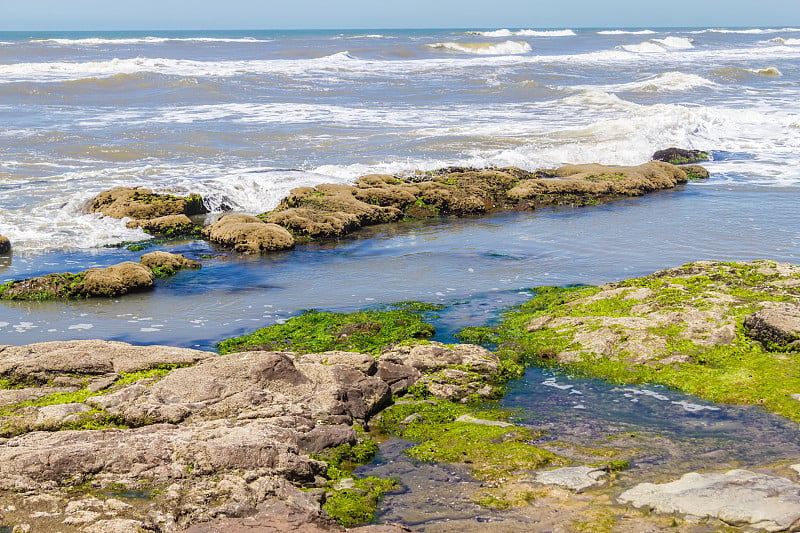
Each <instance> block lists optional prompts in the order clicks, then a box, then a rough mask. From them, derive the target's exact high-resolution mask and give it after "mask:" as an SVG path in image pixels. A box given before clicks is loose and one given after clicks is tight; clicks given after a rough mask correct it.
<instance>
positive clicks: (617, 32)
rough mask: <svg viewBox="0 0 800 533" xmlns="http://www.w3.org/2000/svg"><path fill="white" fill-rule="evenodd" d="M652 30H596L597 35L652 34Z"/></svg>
mask: <svg viewBox="0 0 800 533" xmlns="http://www.w3.org/2000/svg"><path fill="white" fill-rule="evenodd" d="M654 33H656V32H654V31H653V30H603V31H598V32H597V34H598V35H653V34H654Z"/></svg>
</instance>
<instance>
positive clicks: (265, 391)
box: [87, 352, 390, 431]
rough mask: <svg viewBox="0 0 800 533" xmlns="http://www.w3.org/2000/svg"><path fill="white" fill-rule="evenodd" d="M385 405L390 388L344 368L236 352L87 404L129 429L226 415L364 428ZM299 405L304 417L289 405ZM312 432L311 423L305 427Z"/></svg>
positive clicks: (292, 423)
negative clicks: (355, 424) (362, 424)
mask: <svg viewBox="0 0 800 533" xmlns="http://www.w3.org/2000/svg"><path fill="white" fill-rule="evenodd" d="M389 400H390V392H389V387H388V386H387V385H386V383H384V382H383V381H382V380H380V379H379V378H376V377H372V376H367V375H365V374H364V373H362V372H360V371H358V370H356V369H354V368H352V367H348V366H346V365H339V364H333V365H331V364H327V365H325V364H320V363H317V362H310V361H306V360H304V358H303V356H298V357H297V359H296V360H293V358H292V356H291V354H285V353H280V352H238V353H234V354H229V355H225V356H220V357H216V358H213V359H208V360H206V361H204V362H202V363H200V364H198V365H195V366H193V367H189V368H180V369H176V370H173V371H172V372H170V374H169V375H167V376H166V377H165V378H163V379H162V380H161V381H159V382H158V383H155V384H151V385H147V386H144V385H132V386H130V387H127V388H125V389H122V390H121V391H119V392H117V393H114V394H110V395H106V396H100V397H97V398H89V399H88V400H87V402H88V403H89V404H90V405H94V406H97V407H100V408H102V409H104V410H106V411H108V412H109V413H111V414H113V415H116V416H119V417H121V418H123V419H124V420H126V421H127V422H128V423H130V424H133V425H138V424H141V423H144V422H150V423H152V422H170V423H178V422H181V421H183V420H186V419H189V418H190V417H192V418H193V419H208V418H219V417H229V416H245V415H243V413H247V414H246V416H248V417H285V420H286V423H287V424H289V425H290V426H294V427H302V424H308V422H307V421H306V422H301V421H300V418H310V419H311V420H316V421H319V422H320V423H325V424H342V423H345V424H352V423H353V421H354V420H358V421H361V422H363V421H364V420H366V419H367V418H369V417H370V416H371V415H372V414H374V413H375V412H377V410H378V409H380V408H381V407H382V406H384V405H386V404H387V402H388V401H389ZM298 404H302V405H303V411H302V412H300V411H297V410H296V409H293V408H292V407H291V406H292V405H298ZM306 429H307V430H309V431H310V430H311V429H313V424H312V425H311V426H310V427H307V428H306Z"/></svg>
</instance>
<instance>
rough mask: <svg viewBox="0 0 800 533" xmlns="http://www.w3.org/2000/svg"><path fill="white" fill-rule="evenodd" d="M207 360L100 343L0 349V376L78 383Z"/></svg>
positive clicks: (192, 353) (188, 353) (195, 354)
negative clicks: (66, 378)
mask: <svg viewBox="0 0 800 533" xmlns="http://www.w3.org/2000/svg"><path fill="white" fill-rule="evenodd" d="M209 357H215V354H213V353H210V352H201V351H199V350H190V349H187V348H174V347H171V346H133V345H131V344H127V343H124V342H116V341H102V340H85V341H53V342H40V343H36V344H28V345H26V346H7V345H6V346H2V345H0V376H3V377H4V378H6V379H10V380H12V381H14V382H30V381H33V382H37V383H48V382H51V381H52V380H55V379H57V378H59V377H62V376H65V375H78V376H79V378H78V380H79V381H80V380H82V379H83V378H84V377H85V376H101V375H107V374H110V373H112V372H113V373H122V372H137V371H139V370H150V369H152V368H157V367H159V366H161V365H165V364H173V365H174V364H178V365H186V364H194V363H196V362H198V361H201V360H203V359H207V358H209ZM23 390H27V389H23Z"/></svg>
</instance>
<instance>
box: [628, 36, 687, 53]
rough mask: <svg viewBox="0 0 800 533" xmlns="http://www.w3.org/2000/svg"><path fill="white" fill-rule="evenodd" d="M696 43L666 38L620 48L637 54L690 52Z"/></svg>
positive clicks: (681, 38) (683, 38) (676, 38)
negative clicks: (675, 51)
mask: <svg viewBox="0 0 800 533" xmlns="http://www.w3.org/2000/svg"><path fill="white" fill-rule="evenodd" d="M693 42H694V41H693V40H692V39H690V38H688V37H673V36H669V37H664V38H663V39H650V40H649V41H645V42H643V43H639V44H625V45H622V46H620V47H619V48H621V49H622V50H625V51H626V52H634V53H637V54H642V53H644V54H647V53H654V52H655V53H658V52H671V51H673V50H688V49H690V48H694V45H693V44H692V43H693Z"/></svg>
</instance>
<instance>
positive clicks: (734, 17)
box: [0, 0, 800, 31]
mask: <svg viewBox="0 0 800 533" xmlns="http://www.w3.org/2000/svg"><path fill="white" fill-rule="evenodd" d="M695 26H702V27H756V26H777V27H786V26H800V0H666V1H663V0H662V1H658V2H653V1H647V0H556V1H553V0H548V1H540V0H539V1H537V0H399V1H390V2H381V1H380V0H289V1H286V0H133V1H131V0H0V30H10V31H15V30H22V31H24V30H137V29H138V30H156V29H325V28H329V29H350V28H354V29H355V28H375V29H379V28H380V29H386V28H581V27H583V28H586V27H613V28H620V27H695Z"/></svg>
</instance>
